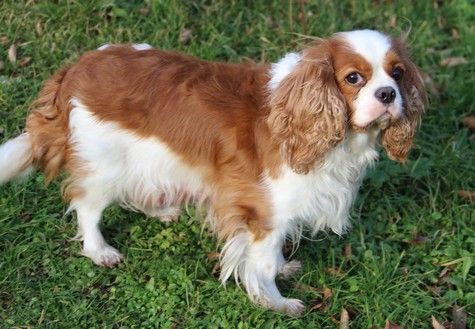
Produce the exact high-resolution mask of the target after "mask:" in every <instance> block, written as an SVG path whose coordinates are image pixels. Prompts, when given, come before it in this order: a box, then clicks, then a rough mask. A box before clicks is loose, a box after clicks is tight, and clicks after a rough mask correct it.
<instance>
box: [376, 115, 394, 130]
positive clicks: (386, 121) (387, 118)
mask: <svg viewBox="0 0 475 329" xmlns="http://www.w3.org/2000/svg"><path fill="white" fill-rule="evenodd" d="M392 119H393V117H392V115H391V114H390V113H388V112H385V113H383V114H382V115H381V116H380V117H379V118H377V119H376V120H374V124H375V125H376V126H377V127H378V128H379V129H381V130H384V129H386V128H387V127H389V125H390V123H391V121H392Z"/></svg>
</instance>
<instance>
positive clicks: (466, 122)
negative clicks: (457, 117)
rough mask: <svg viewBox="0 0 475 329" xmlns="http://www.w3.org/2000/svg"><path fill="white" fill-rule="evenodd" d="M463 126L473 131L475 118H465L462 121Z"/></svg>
mask: <svg viewBox="0 0 475 329" xmlns="http://www.w3.org/2000/svg"><path fill="white" fill-rule="evenodd" d="M463 123H464V125H466V126H467V127H468V128H469V129H471V130H475V116H469V117H465V118H464V119H463Z"/></svg>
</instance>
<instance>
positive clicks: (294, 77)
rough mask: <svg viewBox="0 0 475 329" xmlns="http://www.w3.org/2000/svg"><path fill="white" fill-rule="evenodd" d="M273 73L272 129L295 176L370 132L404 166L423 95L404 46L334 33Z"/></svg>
mask: <svg viewBox="0 0 475 329" xmlns="http://www.w3.org/2000/svg"><path fill="white" fill-rule="evenodd" d="M271 74H272V76H271V80H270V82H269V87H270V89H271V93H270V106H271V112H270V115H269V117H268V124H269V127H270V129H271V132H272V135H273V138H274V140H276V141H277V142H278V143H279V144H280V145H281V150H282V153H283V155H284V157H285V158H286V159H287V162H288V164H289V165H290V167H291V168H292V169H293V170H294V171H295V172H297V173H307V172H308V171H309V170H310V169H311V168H312V167H313V166H314V164H315V162H316V161H318V160H319V159H321V158H323V156H324V155H325V153H326V152H328V151H329V150H330V149H332V148H333V147H334V146H335V145H337V144H338V143H339V142H340V141H342V140H343V139H344V137H345V133H346V131H347V130H349V129H351V130H353V131H364V130H366V129H368V128H369V127H371V126H373V125H378V126H379V127H380V129H382V133H381V138H382V144H383V146H384V148H385V150H386V152H387V154H388V155H389V157H390V158H391V159H393V160H396V161H399V162H404V161H405V160H406V158H407V154H408V152H409V150H410V148H411V145H412V140H413V138H414V134H415V130H416V128H417V126H418V122H419V119H420V116H421V114H422V112H423V109H424V103H425V99H426V96H425V91H424V88H423V83H422V79H421V75H420V73H419V70H418V68H417V67H416V65H415V64H414V63H413V62H412V61H411V60H410V58H409V56H408V53H407V50H406V48H405V46H404V42H403V41H402V40H400V39H393V38H390V37H388V36H386V35H384V34H382V33H380V32H377V31H372V30H361V31H352V32H342V33H337V34H335V35H333V36H332V37H330V38H328V39H320V40H318V41H315V42H314V43H312V44H310V45H309V46H308V47H307V48H306V49H304V50H303V52H302V53H301V54H289V55H287V56H286V57H285V58H284V59H283V60H282V61H281V62H279V63H277V64H274V66H273V68H272V72H271Z"/></svg>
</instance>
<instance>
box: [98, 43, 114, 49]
mask: <svg viewBox="0 0 475 329" xmlns="http://www.w3.org/2000/svg"><path fill="white" fill-rule="evenodd" d="M110 46H111V45H110V44H108V43H106V44H105V45H102V46H100V47H99V48H97V50H104V49H107V48H109V47H110Z"/></svg>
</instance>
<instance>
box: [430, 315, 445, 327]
mask: <svg viewBox="0 0 475 329" xmlns="http://www.w3.org/2000/svg"><path fill="white" fill-rule="evenodd" d="M432 327H433V328H434V329H445V327H444V326H443V325H442V324H440V322H439V321H437V319H436V318H435V317H434V316H432Z"/></svg>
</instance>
